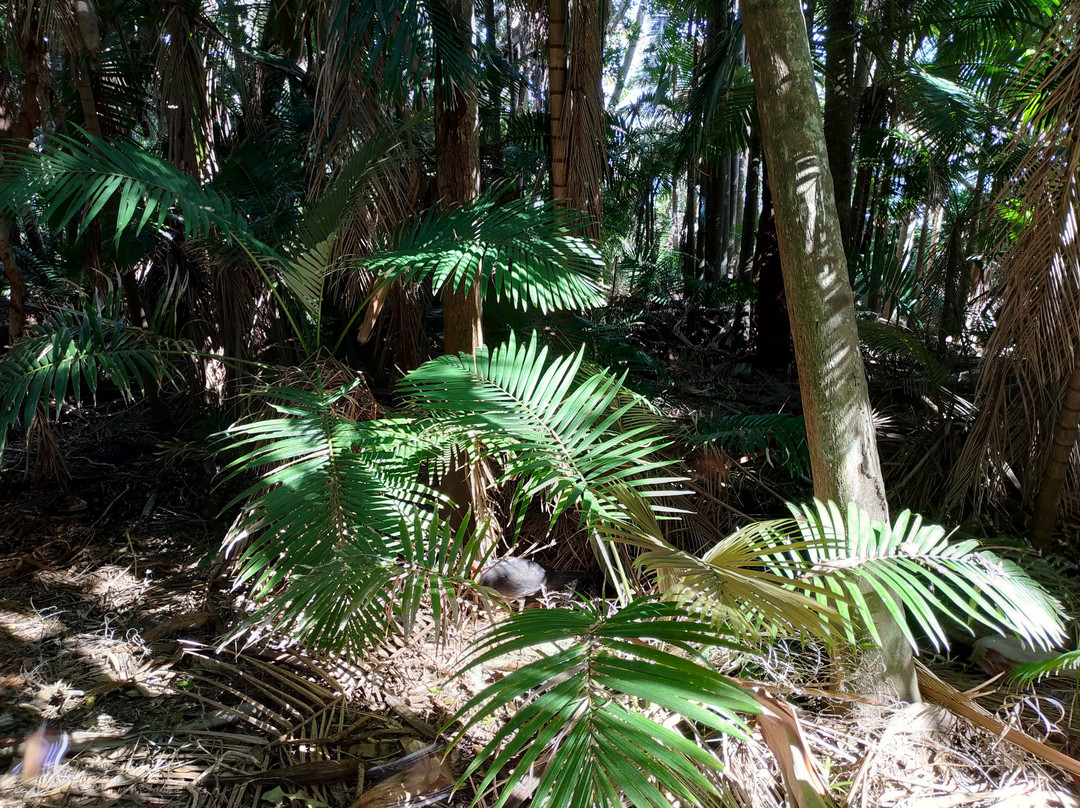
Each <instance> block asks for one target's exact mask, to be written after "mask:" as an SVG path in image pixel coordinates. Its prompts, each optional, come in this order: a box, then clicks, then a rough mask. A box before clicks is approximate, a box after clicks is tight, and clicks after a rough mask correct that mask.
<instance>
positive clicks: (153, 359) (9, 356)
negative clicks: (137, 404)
mask: <svg viewBox="0 0 1080 808" xmlns="http://www.w3.org/2000/svg"><path fill="white" fill-rule="evenodd" d="M103 305H104V306H105V308H103V307H102V306H99V305H96V304H94V303H93V302H91V301H90V300H84V302H83V308H82V310H81V311H73V310H60V311H56V312H53V314H52V315H51V316H50V317H49V319H48V320H46V321H45V322H44V323H42V324H41V325H39V326H36V327H35V328H34V331H33V333H32V334H31V336H29V337H27V338H26V339H23V340H21V341H20V342H18V343H16V344H15V346H14V347H13V348H12V349H11V350H10V351H8V352H7V353H6V354H5V355H4V356H2V357H0V452H2V451H3V449H4V445H5V443H6V440H7V431H8V427H10V426H12V425H13V424H15V423H16V422H18V421H19V420H20V417H21V419H22V421H23V423H24V424H29V423H30V421H31V419H32V418H33V416H34V413H35V412H37V411H38V410H39V408H40V409H41V410H46V409H47V408H48V407H49V406H50V402H51V405H52V406H53V407H55V408H56V410H57V412H58V413H59V410H60V408H61V406H62V405H63V402H64V400H65V399H66V398H67V397H68V394H69V393H70V395H71V396H72V398H73V399H74V401H75V403H76V404H78V403H80V402H81V401H82V400H83V398H84V396H85V395H86V394H87V393H89V394H90V395H94V394H95V393H96V392H97V389H98V384H99V383H100V380H101V378H102V377H105V378H108V379H109V380H110V381H111V382H112V383H113V384H114V385H116V387H117V389H119V390H120V392H121V393H123V394H124V395H126V396H128V397H131V396H132V395H133V394H134V392H135V391H136V390H137V389H138V390H146V389H147V388H154V389H156V388H157V387H158V386H159V385H161V384H162V383H163V382H164V381H166V380H168V379H170V378H172V377H173V376H174V375H176V370H175V368H173V367H172V366H171V365H170V364H169V362H168V361H167V360H166V352H167V351H168V350H170V349H172V350H176V349H177V348H178V346H176V345H175V344H174V343H171V342H168V341H165V340H162V339H161V338H159V337H155V336H154V335H153V334H151V333H150V332H148V331H144V330H142V329H139V328H131V327H129V326H125V325H122V324H121V323H119V322H118V321H117V320H116V319H114V317H115V316H116V315H118V313H119V312H118V309H119V306H118V304H117V302H116V300H115V299H113V301H112V305H111V308H110V307H109V304H108V303H106V304H103ZM110 315H112V316H110Z"/></svg>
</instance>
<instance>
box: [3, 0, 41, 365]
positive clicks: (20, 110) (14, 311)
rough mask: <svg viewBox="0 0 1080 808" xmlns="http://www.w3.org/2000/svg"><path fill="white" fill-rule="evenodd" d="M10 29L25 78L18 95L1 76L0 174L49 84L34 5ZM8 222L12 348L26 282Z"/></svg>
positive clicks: (26, 135) (26, 136)
mask: <svg viewBox="0 0 1080 808" xmlns="http://www.w3.org/2000/svg"><path fill="white" fill-rule="evenodd" d="M12 22H13V25H12V29H13V31H14V32H15V35H16V39H17V43H16V44H17V47H18V49H19V56H18V59H19V62H18V63H19V66H20V67H21V68H22V72H23V75H24V79H23V85H22V89H21V91H19V90H17V89H16V87H15V86H14V85H15V82H14V80H13V79H14V72H13V71H10V70H3V72H2V73H0V171H4V170H5V169H4V167H3V152H4V151H7V148H5V147H10V146H11V145H12V144H14V145H17V146H18V147H25V146H27V145H28V144H29V142H30V139H31V138H32V137H33V134H34V127H36V126H37V125H38V121H39V120H40V118H41V101H40V96H41V92H42V90H43V89H44V87H45V85H46V82H47V80H48V75H49V69H48V65H47V64H46V62H45V57H46V55H47V54H48V45H47V44H46V42H45V38H44V37H43V36H42V32H41V18H40V11H39V9H38V8H37V6H36V4H33V3H25V4H19V5H17V6H16V8H15V15H14V19H13V20H12ZM0 70H2V68H0ZM8 227H9V222H8V221H7V220H6V219H5V218H3V217H0V263H2V264H3V265H4V275H5V277H7V280H8V290H9V291H8V294H9V295H10V301H9V307H8V344H14V343H15V341H16V340H17V339H19V338H20V337H21V336H22V334H23V330H24V329H25V328H26V279H25V277H24V276H23V272H22V268H21V267H20V266H19V263H18V261H16V260H15V254H14V253H13V252H12V250H11V243H10V241H9V235H8Z"/></svg>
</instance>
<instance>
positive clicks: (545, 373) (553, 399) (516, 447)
mask: <svg viewBox="0 0 1080 808" xmlns="http://www.w3.org/2000/svg"><path fill="white" fill-rule="evenodd" d="M583 355H584V352H583V351H578V352H577V353H576V354H573V355H571V356H566V357H556V358H554V359H550V360H549V358H548V351H547V349H546V348H543V349H541V348H539V346H538V342H537V339H536V335H535V334H534V335H533V338H532V340H531V341H530V342H529V343H528V344H522V345H518V343H517V341H516V339H515V338H514V337H513V336H511V338H510V340H509V341H508V342H507V343H506V344H505V345H503V346H500V347H498V348H495V349H494V350H486V349H485V350H483V351H481V352H480V353H478V354H477V356H476V357H471V356H467V355H464V354H463V355H460V356H444V357H440V358H439V359H435V360H433V361H431V362H428V363H426V364H424V365H422V366H421V367H419V368H417V369H416V370H415V371H413V372H412V373H410V374H409V375H408V376H407V377H406V378H405V379H404V380H403V382H402V386H401V389H402V391H403V392H404V393H405V394H406V395H408V396H409V398H410V402H411V404H412V405H413V406H415V407H417V408H419V409H421V410H424V411H426V412H429V413H432V414H433V415H434V416H435V417H436V418H437V419H439V420H442V421H446V422H448V423H453V424H458V425H460V426H467V427H468V428H469V429H470V430H471V431H472V432H473V434H474V435H475V437H476V439H477V440H478V441H479V443H480V444H481V445H482V446H483V447H484V448H485V450H486V451H487V452H489V453H491V454H497V455H498V456H499V457H500V459H501V460H502V464H503V473H504V479H510V478H520V487H519V497H520V498H522V499H524V500H528V499H529V498H531V497H533V496H536V495H540V494H542V495H544V496H546V497H547V499H548V500H549V501H550V502H552V503H553V510H552V514H551V519H552V521H553V522H554V520H555V519H556V518H557V517H558V516H559V515H560V514H561V513H564V512H565V511H566V510H567V509H569V508H571V507H576V508H578V509H580V511H581V512H582V517H583V519H584V520H585V521H586V522H588V523H595V522H598V521H606V522H611V523H613V524H616V525H617V524H620V523H625V522H626V521H627V515H626V510H625V507H624V506H623V505H622V504H621V503H620V497H623V496H625V495H626V494H627V492H631V493H633V494H634V495H636V496H637V497H646V498H654V497H663V496H670V495H674V494H677V493H678V492H677V491H674V490H672V489H671V488H670V486H671V485H672V484H673V483H676V482H678V481H679V479H681V478H676V477H671V476H667V475H663V476H660V475H657V472H660V471H662V470H663V469H664V468H665V467H667V466H668V465H670V461H666V460H662V459H658V458H657V452H658V451H659V450H660V449H662V448H663V446H664V445H665V443H666V441H665V440H664V439H663V437H662V436H660V435H658V434H657V433H656V432H655V430H652V429H650V428H649V427H648V426H638V427H633V428H630V429H628V430H626V431H622V430H620V429H619V428H618V424H619V421H620V419H621V418H622V417H624V416H625V415H626V414H627V413H629V412H630V411H631V410H632V409H633V408H634V407H635V403H636V397H634V398H632V399H631V400H629V401H625V402H624V401H620V395H622V394H623V392H624V389H623V387H622V379H621V378H618V377H615V376H613V375H611V374H608V373H597V374H593V375H590V376H587V377H586V378H584V379H582V378H581V377H580V376H579V373H578V371H579V369H580V366H581V363H582V359H583Z"/></svg>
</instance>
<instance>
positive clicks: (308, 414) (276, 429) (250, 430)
mask: <svg viewBox="0 0 1080 808" xmlns="http://www.w3.org/2000/svg"><path fill="white" fill-rule="evenodd" d="M310 384H311V390H303V389H298V388H271V389H269V390H266V391H264V392H263V395H265V396H267V397H269V398H270V399H271V400H272V401H273V403H272V405H271V406H272V407H273V408H274V409H275V410H277V411H278V413H279V414H280V416H281V417H279V418H272V419H267V420H262V421H255V422H253V423H249V424H242V425H238V426H234V427H232V428H230V429H229V430H228V431H227V432H226V433H225V434H224V438H225V446H224V451H226V452H228V453H232V454H235V455H236V459H234V460H233V461H232V462H231V463H230V464H229V470H230V472H231V473H232V474H241V473H251V472H259V473H260V476H259V479H258V480H257V482H255V483H254V484H253V485H251V486H250V487H249V488H248V489H247V490H246V491H244V492H243V493H242V494H241V495H240V496H239V497H237V499H236V500H235V502H246V504H245V506H244V512H243V514H242V516H241V518H240V519H239V520H238V522H237V526H236V527H235V528H234V531H233V535H234V540H235V541H239V540H241V538H246V537H247V536H253V537H254V538H252V539H250V540H248V541H249V543H248V544H247V546H246V548H245V549H244V550H243V552H242V554H241V556H240V558H239V564H240V568H241V569H240V573H239V576H238V581H237V583H244V582H246V581H249V580H250V581H251V583H252V585H253V590H254V594H255V597H256V598H257V599H258V598H262V597H264V596H265V595H266V594H268V593H269V592H270V590H272V589H273V588H274V587H275V586H277V585H278V584H279V583H281V582H282V581H283V580H284V579H285V577H286V576H287V575H289V574H290V573H291V572H292V571H293V570H295V569H298V568H300V567H305V568H316V567H319V566H320V565H322V564H326V563H329V562H330V561H331V560H332V559H334V557H335V554H336V553H337V552H338V550H339V549H340V548H341V547H342V546H344V545H345V544H347V543H349V542H353V543H355V542H362V541H366V540H369V539H370V540H371V541H375V539H374V538H372V537H384V539H383V540H384V541H388V540H389V539H388V538H387V537H398V538H397V539H395V541H396V542H400V536H399V529H400V525H401V522H402V520H403V519H404V520H405V521H406V522H407V523H409V524H411V523H413V522H414V521H415V520H416V519H421V520H422V521H424V520H430V518H431V514H432V513H433V511H434V510H435V507H436V505H437V503H438V495H437V493H436V492H434V491H433V490H431V489H429V488H427V487H426V486H424V485H423V484H421V483H420V482H418V480H417V469H418V466H419V460H418V459H417V458H415V457H408V456H403V455H402V453H401V452H400V447H399V445H398V444H397V443H396V441H397V439H398V436H399V432H398V431H397V430H393V429H391V430H387V431H386V432H383V431H382V429H381V423H380V422H378V421H365V422H362V423H353V422H351V421H347V420H345V419H343V418H342V417H340V416H339V415H338V414H337V413H336V412H335V411H334V409H333V405H334V403H335V402H336V401H338V400H339V399H340V398H342V397H343V396H345V395H347V394H348V392H349V390H350V389H351V387H350V386H346V387H343V388H341V389H339V390H336V391H329V392H328V391H325V390H323V389H322V384H321V381H320V379H319V378H318V376H316V377H315V378H312V379H310ZM398 426H400V425H398ZM375 547H376V545H373V548H375ZM372 551H373V552H374V549H373V550H372ZM387 552H388V553H389V554H390V555H391V556H392V555H393V554H394V553H395V552H397V547H396V544H395V545H394V546H391V547H390V549H388V550H387ZM376 554H378V553H376Z"/></svg>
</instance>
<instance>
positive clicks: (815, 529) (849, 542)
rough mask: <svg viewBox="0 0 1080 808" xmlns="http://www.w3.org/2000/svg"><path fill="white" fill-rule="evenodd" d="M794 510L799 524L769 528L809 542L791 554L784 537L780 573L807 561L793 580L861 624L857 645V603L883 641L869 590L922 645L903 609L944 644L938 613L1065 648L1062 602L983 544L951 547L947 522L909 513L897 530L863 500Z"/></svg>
mask: <svg viewBox="0 0 1080 808" xmlns="http://www.w3.org/2000/svg"><path fill="white" fill-rule="evenodd" d="M792 511H793V513H795V514H796V516H795V519H794V520H793V521H791V522H789V523H787V525H777V524H776V523H773V524H771V525H770V526H769V527H768V530H769V532H776V533H777V534H778V535H784V534H789V535H791V536H797V537H799V538H801V539H802V540H803V541H806V542H807V547H806V548H805V550H785V549H783V546H782V544H781V543H778V544H777V558H781V557H782V558H784V559H785V563H784V565H783V566H778V567H774V571H776V572H777V573H779V574H781V575H792V572H791V570H792V569H794V568H795V567H797V566H798V565H799V564H802V565H803V571H802V572H801V573H797V574H795V575H793V576H792V580H793V583H794V585H795V586H797V587H801V586H802V585H803V584H809V585H810V586H811V587H813V589H808V590H807V594H808V595H810V596H811V597H814V598H816V599H817V600H818V601H819V602H821V603H823V604H827V605H830V606H833V607H834V608H835V609H836V610H837V611H838V612H839V613H840V614H841V615H842V616H843V617H844V620H845V624H846V625H848V626H851V627H852V630H851V631H849V640H851V641H852V642H854V641H855V640H856V636H855V633H854V630H853V628H854V626H856V625H857V623H856V621H855V620H854V619H852V618H853V617H854V616H855V615H854V613H853V612H852V611H851V607H850V606H849V604H853V605H854V608H855V610H856V612H857V614H858V616H859V618H861V620H862V621H863V622H864V623H865V624H866V626H867V627H868V629H869V630H870V632H871V635H872V636H873V637H874V639H875V641H878V636H877V631H876V628H875V627H874V625H873V621H872V619H871V616H870V610H869V609H868V607H867V602H866V594H867V593H868V592H873V593H874V594H876V595H877V596H878V597H879V598H880V599H881V600H882V601H883V602H884V603H885V605H886V607H887V608H888V610H889V612H890V613H891V614H892V617H893V619H894V620H895V621H896V622H897V624H898V625H900V627H901V629H902V630H903V632H904V635H905V636H906V637H907V640H908V642H909V643H911V645H912V647H913V648H914V647H915V646H916V640H915V637H914V634H913V633H912V631H911V628H910V626H909V625H908V620H907V619H906V617H905V615H904V609H906V610H907V613H908V614H909V615H911V617H912V619H913V620H914V621H915V623H917V624H918V626H919V627H920V629H921V630H922V631H923V632H924V633H925V634H926V636H927V637H928V638H929V639H930V641H931V642H932V643H933V644H934V646H935V647H937V648H941V647H947V646H948V638H947V636H946V634H945V631H944V629H943V628H942V626H941V623H940V621H939V619H938V615H939V614H940V615H941V616H944V617H945V618H947V619H948V620H950V621H952V622H953V623H955V624H957V625H959V626H960V627H961V628H962V629H963V630H964V631H968V632H969V633H970V632H971V629H970V628H969V627H968V623H969V622H974V623H979V624H982V625H983V626H986V627H988V628H990V629H991V630H992V631H996V632H999V633H1005V632H1008V633H1013V634H1016V635H1017V636H1018V637H1020V638H1021V639H1022V640H1024V642H1026V643H1028V644H1030V645H1032V646H1038V647H1040V648H1051V647H1053V646H1055V645H1058V644H1060V642H1061V641H1062V640H1063V638H1064V636H1065V635H1064V629H1063V624H1062V618H1061V610H1060V606H1059V604H1058V603H1057V601H1056V600H1055V599H1054V598H1053V597H1051V596H1050V595H1049V594H1048V593H1047V592H1046V591H1045V590H1044V589H1043V588H1042V587H1041V586H1039V584H1037V583H1036V582H1035V581H1033V580H1032V579H1031V578H1030V577H1029V576H1028V575H1027V574H1026V573H1025V572H1024V571H1023V570H1022V569H1021V568H1020V567H1018V566H1017V565H1016V564H1014V563H1012V562H1010V561H1008V560H1005V559H1002V558H999V557H998V556H996V555H995V554H993V553H991V552H990V551H988V550H985V549H979V547H978V543H977V542H975V541H962V542H956V543H950V542H949V541H948V537H947V535H946V532H945V529H944V528H942V527H940V526H938V525H929V524H923V521H922V518H921V517H920V516H918V515H914V514H912V513H910V512H909V511H904V512H903V513H901V514H900V515H899V516H898V517H896V519H895V521H894V522H893V524H892V525H891V526H890V525H886V524H883V523H880V522H876V521H873V520H872V519H870V517H869V516H868V515H867V514H866V513H865V512H864V511H862V510H860V509H859V508H857V507H856V506H854V505H850V506H849V507H848V509H847V512H846V514H843V513H841V512H840V509H839V508H838V507H837V506H836V505H835V504H834V503H822V502H818V501H815V502H814V505H813V506H810V505H804V506H802V507H800V508H794V507H793V508H792ZM825 591H827V592H828V594H823V592H825ZM901 607H903V608H901Z"/></svg>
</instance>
